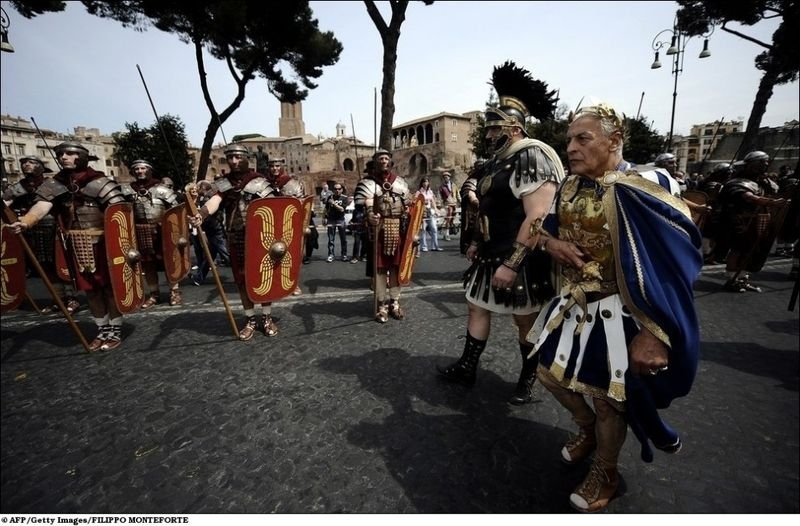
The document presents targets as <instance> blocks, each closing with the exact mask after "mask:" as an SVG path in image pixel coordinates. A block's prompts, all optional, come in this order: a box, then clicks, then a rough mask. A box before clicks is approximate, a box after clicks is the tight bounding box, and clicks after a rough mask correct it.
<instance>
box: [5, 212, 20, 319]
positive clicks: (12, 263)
mask: <svg viewBox="0 0 800 526" xmlns="http://www.w3.org/2000/svg"><path fill="white" fill-rule="evenodd" d="M24 250H25V249H23V248H22V241H20V239H19V234H15V233H14V232H12V231H11V229H10V228H8V225H6V223H3V224H2V228H0V263H1V264H2V273H1V274H0V312H3V313H5V312H9V311H12V310H14V309H16V308H17V307H19V305H20V303H22V300H24V299H25V251H24Z"/></svg>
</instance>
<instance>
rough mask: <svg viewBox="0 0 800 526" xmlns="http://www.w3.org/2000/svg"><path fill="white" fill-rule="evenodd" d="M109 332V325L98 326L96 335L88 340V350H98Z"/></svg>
mask: <svg viewBox="0 0 800 526" xmlns="http://www.w3.org/2000/svg"><path fill="white" fill-rule="evenodd" d="M110 333H111V325H101V326H99V327H98V330H97V336H95V337H94V340H92V341H91V342H89V352H97V351H99V350H100V349H101V348H102V347H103V345H105V343H106V340H107V339H108V335H109V334H110Z"/></svg>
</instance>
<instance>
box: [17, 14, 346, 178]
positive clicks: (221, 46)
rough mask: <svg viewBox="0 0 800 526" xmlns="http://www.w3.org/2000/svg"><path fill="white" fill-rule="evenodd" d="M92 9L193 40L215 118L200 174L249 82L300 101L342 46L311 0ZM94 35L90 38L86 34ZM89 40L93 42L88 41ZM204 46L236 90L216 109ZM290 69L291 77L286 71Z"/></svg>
mask: <svg viewBox="0 0 800 526" xmlns="http://www.w3.org/2000/svg"><path fill="white" fill-rule="evenodd" d="M82 3H83V5H84V6H86V9H87V11H88V12H89V13H91V14H93V15H96V16H99V17H103V18H111V19H113V20H116V21H118V22H120V23H121V24H122V25H123V26H124V27H132V28H133V29H135V30H137V31H144V30H146V29H147V28H149V27H150V26H153V27H156V28H157V29H160V30H161V31H165V32H167V33H174V34H175V35H176V36H177V37H178V38H179V39H180V40H181V41H183V42H186V43H189V44H192V45H193V46H194V48H195V59H196V61H197V70H198V75H199V77H200V87H201V89H202V91H203V98H204V100H205V102H206V106H207V107H208V110H209V113H210V116H209V123H208V126H207V128H206V133H205V137H204V139H203V146H202V149H201V153H200V161H199V163H198V167H197V168H198V171H197V177H198V178H202V177H204V176H205V172H206V168H207V166H208V159H209V157H210V155H211V148H212V145H213V141H214V138H215V137H216V134H217V131H218V130H219V128H220V127H221V126H222V123H223V122H225V121H226V120H227V119H228V117H230V116H231V115H232V114H233V113H234V112H235V111H236V109H238V108H239V106H240V105H241V103H242V101H243V100H244V97H245V88H246V86H247V84H248V83H249V82H250V81H251V80H253V79H255V78H256V77H260V78H262V79H264V80H266V83H267V89H268V90H269V92H270V93H272V94H273V95H274V96H275V97H277V98H278V99H279V100H281V101H283V102H297V101H300V100H303V99H304V98H305V97H306V95H307V94H308V90H309V89H314V88H315V87H316V86H317V85H316V84H315V83H314V79H317V78H319V77H320V76H321V75H322V68H323V67H324V66H331V65H333V64H335V63H336V62H337V61H338V60H339V55H340V54H341V52H342V44H341V43H340V42H339V41H338V40H337V39H336V38H335V37H334V36H333V33H331V32H329V31H326V32H322V31H320V30H319V27H318V23H317V20H316V19H315V18H313V16H312V15H313V13H312V11H311V8H310V7H309V5H308V1H307V0H295V1H291V2H273V3H272V4H270V5H269V7H268V8H267V7H266V6H265V5H264V3H263V2H260V1H257V0H226V1H224V2H219V1H214V0H194V1H193V2H191V3H186V4H181V3H176V2H164V1H161V0H137V1H98V0H84V1H83V2H82ZM12 4H13V5H14V7H15V8H16V9H17V10H18V11H19V12H20V13H21V14H22V15H23V16H26V17H28V18H30V17H32V16H36V15H37V14H41V13H43V12H47V11H62V10H63V9H64V6H65V2H63V1H52V0H46V1H42V0H33V1H31V0H13V1H12ZM86 38H90V37H86ZM86 43H87V45H92V44H93V43H92V42H91V40H87V42H86ZM203 49H206V50H208V52H209V53H210V54H211V56H213V57H214V58H217V59H220V60H224V61H225V62H226V63H227V65H228V70H229V72H230V74H231V78H232V79H233V81H234V82H235V83H236V85H237V88H238V89H237V93H236V95H235V96H234V98H233V100H232V101H231V102H230V103H229V104H228V106H227V107H226V108H225V109H223V110H222V111H217V108H216V106H215V104H214V101H213V100H212V98H211V94H210V92H209V89H208V82H207V78H206V70H205V64H204V58H203ZM285 67H288V68H290V69H291V71H293V73H294V79H296V80H293V79H291V78H290V77H288V76H287V75H285V73H284V68H285Z"/></svg>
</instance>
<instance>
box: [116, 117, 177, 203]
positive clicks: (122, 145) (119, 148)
mask: <svg viewBox="0 0 800 526" xmlns="http://www.w3.org/2000/svg"><path fill="white" fill-rule="evenodd" d="M159 123H160V124H161V126H159ZM125 128H126V129H127V130H128V131H127V132H117V133H114V134H113V135H112V137H113V139H114V145H115V146H116V151H115V152H114V157H115V158H116V159H117V160H118V161H119V162H121V163H122V164H124V165H125V166H130V164H131V163H132V162H133V161H135V160H137V159H143V160H145V161H148V162H149V163H150V164H152V165H153V170H154V172H155V175H156V177H158V178H162V177H169V178H171V179H172V181H173V182H174V183H175V189H176V190H179V189H182V188H183V187H184V186H185V185H186V183H187V182H189V181H191V180H192V179H193V176H192V172H193V166H192V165H193V160H192V156H191V155H189V143H188V141H187V139H186V132H185V130H184V126H183V123H182V122H181V121H180V119H179V118H177V117H173V116H172V115H163V116H161V117H160V118H159V122H154V123H153V124H152V125H151V126H150V127H148V128H141V127H139V124H138V123H136V122H134V123H132V124H131V123H127V122H126V123H125ZM162 129H163V134H162ZM165 136H166V142H165V140H164V137H165Z"/></svg>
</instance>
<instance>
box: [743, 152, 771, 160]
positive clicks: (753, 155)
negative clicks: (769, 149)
mask: <svg viewBox="0 0 800 526" xmlns="http://www.w3.org/2000/svg"><path fill="white" fill-rule="evenodd" d="M743 160H744V162H746V163H749V162H753V161H769V155H767V154H766V152H762V151H760V150H755V151H752V152H750V153H748V154H747V155H745V156H744V159H743Z"/></svg>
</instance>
